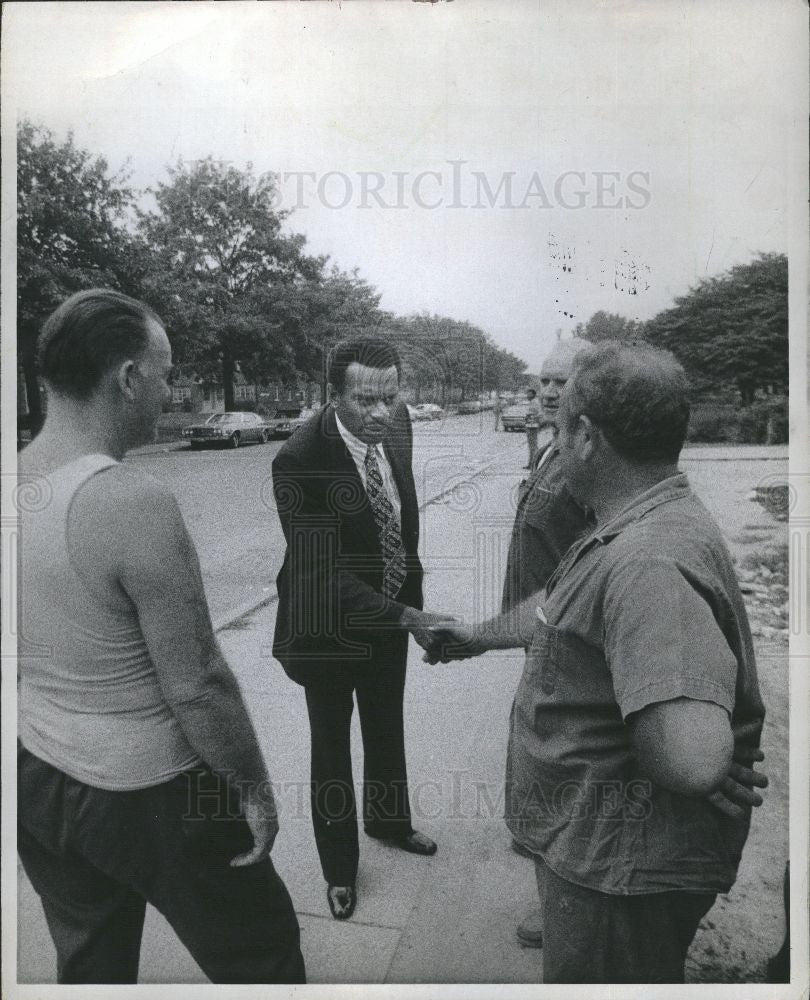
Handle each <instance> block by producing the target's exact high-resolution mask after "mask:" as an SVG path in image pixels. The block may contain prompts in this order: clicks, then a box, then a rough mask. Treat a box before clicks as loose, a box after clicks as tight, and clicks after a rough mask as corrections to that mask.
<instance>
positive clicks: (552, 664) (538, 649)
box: [525, 619, 560, 694]
mask: <svg viewBox="0 0 810 1000" xmlns="http://www.w3.org/2000/svg"><path fill="white" fill-rule="evenodd" d="M525 672H526V679H527V681H529V682H530V683H531V684H532V685H533V686H534V685H538V684H539V686H540V690H541V691H542V692H543V694H554V691H555V690H556V688H557V678H558V676H559V672H560V633H559V631H558V630H557V629H556V628H552V626H551V625H547V624H546V623H545V622H543V621H540V619H538V620H537V624H536V626H535V630H534V634H533V635H532V642H531V645H530V646H529V649H528V651H527V654H526V667H525Z"/></svg>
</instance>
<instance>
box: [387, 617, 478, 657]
mask: <svg viewBox="0 0 810 1000" xmlns="http://www.w3.org/2000/svg"><path fill="white" fill-rule="evenodd" d="M400 624H401V625H403V626H404V627H405V628H406V629H407V630H408V631H409V632H410V633H411V635H412V636H413V637H414V639H416V641H417V642H418V643H419V645H420V646H421V647H422V649H424V651H425V654H424V656H423V657H422V659H423V660H424V661H425V663H431V664H432V663H449V662H450V661H451V660H467V659H469V658H470V657H471V656H480V655H481V653H484V652H486V650H487V649H488V648H489V647H488V646H487V645H485V644H484V642H483V640H482V638H481V636H480V635H479V633H478V631H477V630H476V627H475V626H474V625H469V624H467V623H466V622H462V621H459V619H458V618H454V617H452V615H440V614H433V613H432V612H430V611H417V610H416V608H406V610H405V613H404V614H403V615H402V618H401V619H400Z"/></svg>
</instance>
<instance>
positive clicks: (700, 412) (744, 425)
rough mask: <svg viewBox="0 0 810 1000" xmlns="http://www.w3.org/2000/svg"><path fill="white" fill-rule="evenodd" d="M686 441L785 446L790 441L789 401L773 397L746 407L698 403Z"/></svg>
mask: <svg viewBox="0 0 810 1000" xmlns="http://www.w3.org/2000/svg"><path fill="white" fill-rule="evenodd" d="M686 439H687V441H690V442H699V443H703V444H717V443H721V442H726V443H729V444H785V443H786V442H787V439H788V406H787V399H786V397H784V396H773V397H771V398H770V399H763V400H759V401H757V402H756V403H753V404H752V405H751V406H746V407H740V406H737V405H733V404H730V403H718V402H701V403H694V404H693V405H692V415H691V417H690V419H689V431H688V433H687V436H686Z"/></svg>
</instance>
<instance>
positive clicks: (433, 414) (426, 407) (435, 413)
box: [408, 403, 444, 420]
mask: <svg viewBox="0 0 810 1000" xmlns="http://www.w3.org/2000/svg"><path fill="white" fill-rule="evenodd" d="M408 409H409V410H415V411H416V414H417V415H416V417H413V416H412V417H411V419H412V420H414V419H415V420H441V419H442V417H443V416H444V410H443V409H442V408H441V406H438V405H437V404H436V403H418V404H417V405H416V406H413V407H411V406H409V407H408Z"/></svg>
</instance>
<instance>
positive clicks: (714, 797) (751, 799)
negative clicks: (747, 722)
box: [707, 744, 768, 819]
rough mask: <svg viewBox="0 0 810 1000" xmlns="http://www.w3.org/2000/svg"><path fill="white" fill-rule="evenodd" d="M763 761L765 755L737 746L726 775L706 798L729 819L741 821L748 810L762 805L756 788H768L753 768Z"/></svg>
mask: <svg viewBox="0 0 810 1000" xmlns="http://www.w3.org/2000/svg"><path fill="white" fill-rule="evenodd" d="M764 759H765V754H764V753H763V752H762V751H761V750H757V749H755V748H754V747H750V746H742V745H739V744H738V745H737V746H735V748H734V759H733V760H732V762H731V767H730V768H729V771H728V774H727V775H726V777H725V778H723V780H722V781H721V782H720V784H719V785H718V786H717V788H716V789H715V790H714V791H713V792H711V793H710V794H709V795H708V796H707V798H708V800H709V802H711V803H712V805H714V806H716V807H717V808H718V809H719V810H720V811H721V812H724V813H725V814H726V815H727V816H731V817H732V819H744V818H745V817H746V816H747V815H748V813H749V812H750V810H751V809H752V808H754V807H757V806H761V805H762V796H761V795H759V794H758V793H757V792H755V791H754V789H755V788H767V787H768V778H767V777H766V775H764V774H760V773H759V772H758V771H755V770H754V768H753V765H754V763H756V762H757V761H762V760H764Z"/></svg>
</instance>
